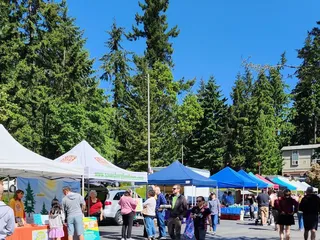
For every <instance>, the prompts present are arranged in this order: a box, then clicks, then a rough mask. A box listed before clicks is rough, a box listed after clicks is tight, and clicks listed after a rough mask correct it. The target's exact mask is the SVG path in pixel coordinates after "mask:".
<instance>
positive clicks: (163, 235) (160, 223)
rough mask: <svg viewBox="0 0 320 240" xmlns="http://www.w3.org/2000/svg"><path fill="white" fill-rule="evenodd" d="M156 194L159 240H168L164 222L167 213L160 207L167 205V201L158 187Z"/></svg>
mask: <svg viewBox="0 0 320 240" xmlns="http://www.w3.org/2000/svg"><path fill="white" fill-rule="evenodd" d="M155 192H156V195H157V202H156V215H157V221H158V227H159V239H166V236H167V233H166V225H165V222H164V214H165V212H164V211H163V209H160V206H161V205H166V204H167V200H166V198H165V197H164V195H163V194H162V193H161V191H160V188H159V187H158V186H157V187H155Z"/></svg>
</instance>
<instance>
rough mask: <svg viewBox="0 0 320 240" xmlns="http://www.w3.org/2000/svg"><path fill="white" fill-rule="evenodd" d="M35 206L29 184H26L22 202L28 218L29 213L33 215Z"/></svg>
mask: <svg viewBox="0 0 320 240" xmlns="http://www.w3.org/2000/svg"><path fill="white" fill-rule="evenodd" d="M35 204H36V200H35V195H34V193H33V190H32V188H31V185H30V182H28V186H27V188H26V195H25V200H24V206H25V212H26V213H28V216H29V217H30V215H31V213H34V206H35Z"/></svg>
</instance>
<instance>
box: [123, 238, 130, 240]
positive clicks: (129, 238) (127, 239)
mask: <svg viewBox="0 0 320 240" xmlns="http://www.w3.org/2000/svg"><path fill="white" fill-rule="evenodd" d="M121 240H122V239H121ZM127 240H133V238H128V239H127Z"/></svg>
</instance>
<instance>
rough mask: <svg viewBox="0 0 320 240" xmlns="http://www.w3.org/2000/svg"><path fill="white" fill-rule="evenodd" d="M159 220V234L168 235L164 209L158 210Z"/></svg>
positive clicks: (161, 235)
mask: <svg viewBox="0 0 320 240" xmlns="http://www.w3.org/2000/svg"><path fill="white" fill-rule="evenodd" d="M156 214H157V222H158V227H159V236H160V237H166V236H167V233H166V224H165V222H164V214H165V212H164V211H161V212H157V213H156Z"/></svg>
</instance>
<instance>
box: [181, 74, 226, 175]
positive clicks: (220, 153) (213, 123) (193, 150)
mask: <svg viewBox="0 0 320 240" xmlns="http://www.w3.org/2000/svg"><path fill="white" fill-rule="evenodd" d="M198 101H199V104H200V106H201V107H202V109H203V117H202V118H201V119H200V122H199V124H198V125H197V128H196V129H195V131H194V134H193V137H192V138H191V139H190V141H189V144H188V147H189V151H188V155H187V156H188V159H187V163H188V165H191V166H195V167H199V166H201V167H203V168H206V169H210V170H211V171H216V170H219V169H221V168H222V167H223V166H224V165H225V163H224V157H225V154H226V141H227V134H226V131H227V113H228V107H227V105H226V98H223V96H222V94H221V91H220V90H219V86H217V84H216V82H215V79H214V78H213V77H211V78H210V79H209V80H208V82H207V83H204V82H203V81H202V83H201V88H200V90H199V92H198Z"/></svg>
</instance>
